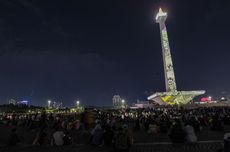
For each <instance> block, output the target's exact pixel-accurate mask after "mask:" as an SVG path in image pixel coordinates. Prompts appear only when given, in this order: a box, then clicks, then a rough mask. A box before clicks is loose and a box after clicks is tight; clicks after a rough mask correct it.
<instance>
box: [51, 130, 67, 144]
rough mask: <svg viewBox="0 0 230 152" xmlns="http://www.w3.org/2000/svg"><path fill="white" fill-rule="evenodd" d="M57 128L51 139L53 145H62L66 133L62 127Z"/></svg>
mask: <svg viewBox="0 0 230 152" xmlns="http://www.w3.org/2000/svg"><path fill="white" fill-rule="evenodd" d="M55 130H56V131H55V132H54V133H53V136H52V139H51V145H55V146H62V145H63V144H64V140H63V138H64V135H65V134H64V132H63V131H62V129H61V128H60V127H57V128H56V129H55Z"/></svg>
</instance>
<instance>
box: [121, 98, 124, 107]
mask: <svg viewBox="0 0 230 152" xmlns="http://www.w3.org/2000/svg"><path fill="white" fill-rule="evenodd" d="M121 107H122V108H125V100H124V99H122V100H121Z"/></svg>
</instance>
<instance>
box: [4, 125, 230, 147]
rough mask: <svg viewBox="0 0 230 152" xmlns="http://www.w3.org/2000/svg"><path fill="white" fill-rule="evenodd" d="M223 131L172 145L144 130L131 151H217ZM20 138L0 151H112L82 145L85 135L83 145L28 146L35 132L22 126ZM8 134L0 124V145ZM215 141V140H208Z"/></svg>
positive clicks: (162, 136)
mask: <svg viewBox="0 0 230 152" xmlns="http://www.w3.org/2000/svg"><path fill="white" fill-rule="evenodd" d="M225 132H230V126H225V130H224V131H211V130H209V129H208V128H205V129H204V130H203V131H202V132H201V133H199V134H198V135H197V136H198V140H199V141H209V142H201V143H198V144H182V145H173V144H171V143H170V140H169V138H168V136H167V134H160V135H153V134H147V133H146V132H144V131H142V132H141V131H140V132H135V133H134V143H135V144H134V145H133V147H132V148H131V152H217V151H218V150H219V149H221V148H222V140H223V135H224V133H225ZM18 133H19V136H20V139H21V141H22V143H23V144H22V146H18V147H15V148H6V147H5V148H0V152H14V151H16V152H24V151H25V152H29V151H33V152H54V151H55V152H66V151H68V152H75V151H77V152H80V151H82V152H94V151H95V152H110V151H113V150H112V149H111V148H106V147H93V146H90V145H88V144H87V145H84V143H87V142H88V139H89V137H87V136H85V137H82V138H80V139H79V140H80V142H81V144H83V145H72V146H63V147H50V146H44V147H37V146H28V145H31V143H32V141H33V139H34V137H35V134H36V132H35V131H34V130H30V131H28V130H26V129H24V128H20V129H18ZM9 134H10V128H9V127H7V126H3V125H0V147H4V145H6V141H7V138H8V136H9ZM210 141H215V142H210Z"/></svg>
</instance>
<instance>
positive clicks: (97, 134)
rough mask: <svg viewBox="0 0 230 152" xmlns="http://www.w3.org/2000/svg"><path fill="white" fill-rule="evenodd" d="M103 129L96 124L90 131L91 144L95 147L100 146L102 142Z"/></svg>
mask: <svg viewBox="0 0 230 152" xmlns="http://www.w3.org/2000/svg"><path fill="white" fill-rule="evenodd" d="M103 133H104V131H103V129H102V128H101V124H100V123H97V125H96V126H95V127H94V129H93V130H92V132H91V134H92V141H91V144H92V145H95V146H101V145H102V141H103Z"/></svg>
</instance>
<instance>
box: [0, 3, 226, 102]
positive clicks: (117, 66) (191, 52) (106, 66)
mask: <svg viewBox="0 0 230 152" xmlns="http://www.w3.org/2000/svg"><path fill="white" fill-rule="evenodd" d="M228 1H229V0H162V1H160V0H152V1H150V0H0V104H3V103H7V100H9V99H15V100H29V101H30V104H34V105H45V104H46V103H47V100H48V99H50V100H55V101H62V102H63V104H64V105H66V106H73V105H74V101H76V100H77V99H79V100H80V101H81V103H83V104H84V105H99V106H101V105H111V104H112V97H113V95H115V94H119V95H121V97H123V98H125V99H126V100H127V101H128V102H129V103H132V102H135V101H136V100H137V99H139V100H146V98H147V96H148V95H150V94H151V93H153V92H154V91H164V90H165V86H164V85H165V84H164V73H163V60H162V52H161V43H160V34H159V25H158V24H157V23H156V22H155V20H154V19H155V15H156V13H157V11H158V8H159V7H162V8H163V10H165V11H167V12H168V19H167V21H166V23H167V28H168V35H169V42H170V47H171V53H172V57H173V63H174V70H175V75H176V82H177V88H178V90H196V89H198V90H199V89H204V90H206V91H207V95H212V96H222V95H224V96H230V38H229V36H230V17H229V16H230V4H229V2H228Z"/></svg>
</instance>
